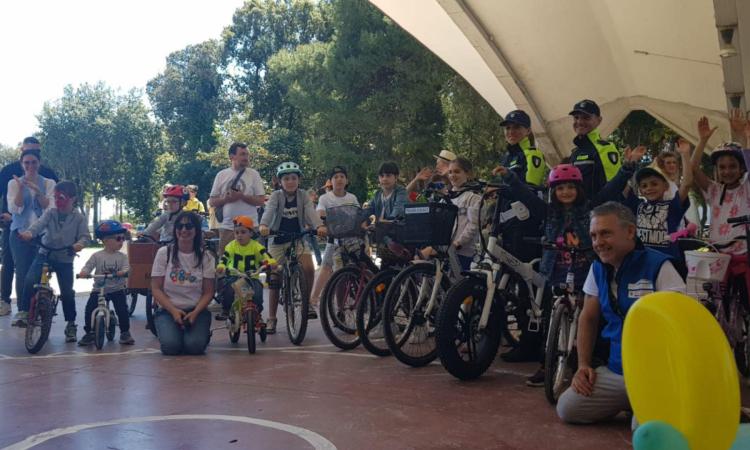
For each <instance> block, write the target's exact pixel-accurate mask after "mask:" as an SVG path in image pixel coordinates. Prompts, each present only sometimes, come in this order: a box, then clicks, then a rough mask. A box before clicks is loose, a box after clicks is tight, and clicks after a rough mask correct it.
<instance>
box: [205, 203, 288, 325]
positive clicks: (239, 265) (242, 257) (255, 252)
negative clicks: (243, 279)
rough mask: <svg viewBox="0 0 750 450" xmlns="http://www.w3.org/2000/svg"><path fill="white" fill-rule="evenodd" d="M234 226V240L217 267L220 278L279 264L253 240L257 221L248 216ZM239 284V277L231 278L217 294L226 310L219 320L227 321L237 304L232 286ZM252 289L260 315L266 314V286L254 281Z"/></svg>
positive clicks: (222, 281)
mask: <svg viewBox="0 0 750 450" xmlns="http://www.w3.org/2000/svg"><path fill="white" fill-rule="evenodd" d="M232 222H233V223H234V240H233V241H230V242H229V243H228V244H227V246H226V247H224V254H223V255H222V257H221V262H220V263H219V265H218V266H216V275H217V277H219V276H223V275H224V274H225V272H226V271H227V269H235V270H237V271H239V272H255V271H256V270H258V269H259V268H260V267H261V266H263V265H266V264H270V265H274V264H276V261H275V260H274V259H273V258H271V256H270V255H269V254H268V253H267V252H266V248H265V247H263V245H261V244H260V243H259V242H258V241H256V240H255V239H253V237H254V234H255V232H254V230H253V227H254V226H255V224H254V223H253V219H251V218H250V217H248V216H237V217H235V218H234V219H232ZM235 281H236V277H232V276H231V275H230V276H227V277H226V278H224V279H222V280H219V287H218V288H217V291H219V292H220V293H221V306H222V309H223V316H222V317H218V319H219V320H225V319H226V317H227V314H228V313H229V308H231V306H232V303H233V302H234V289H233V288H232V284H233V283H234V282H235ZM251 287H252V288H253V302H254V303H255V306H256V310H257V311H258V314H260V313H261V312H263V285H262V284H261V283H260V281H258V280H256V279H253V281H252V286H251Z"/></svg>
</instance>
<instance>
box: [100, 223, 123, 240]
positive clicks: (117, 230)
mask: <svg viewBox="0 0 750 450" xmlns="http://www.w3.org/2000/svg"><path fill="white" fill-rule="evenodd" d="M127 232H128V230H127V229H126V228H125V227H123V226H122V224H121V223H120V222H118V221H116V220H102V221H101V222H99V225H97V226H96V229H95V230H94V236H96V238H97V239H103V238H105V237H108V236H114V235H116V234H125V233H127Z"/></svg>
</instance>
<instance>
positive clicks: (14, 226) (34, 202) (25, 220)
mask: <svg viewBox="0 0 750 450" xmlns="http://www.w3.org/2000/svg"><path fill="white" fill-rule="evenodd" d="M25 178H26V177H25V176H23V177H21V179H22V180H23V179H25ZM46 181H47V179H46V178H44V177H43V176H41V175H37V186H39V190H40V191H41V193H40V194H39V195H35V196H34V197H32V196H31V189H29V188H28V187H26V186H23V187H22V188H21V189H22V190H21V192H22V193H23V211H21V213H20V214H15V213H14V214H13V215H12V219H11V223H10V229H11V231H15V230H18V231H19V232H23V231H26V229H28V228H29V227H30V226H31V224H32V221H33V220H34V215H36V217H41V216H42V213H43V212H44V208H42V205H41V204H40V203H39V197H40V196H41V197H45V196H46V195H47V184H46Z"/></svg>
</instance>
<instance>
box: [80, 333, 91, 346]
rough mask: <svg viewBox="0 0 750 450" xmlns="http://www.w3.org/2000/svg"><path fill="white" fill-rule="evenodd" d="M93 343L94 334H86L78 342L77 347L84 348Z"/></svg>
mask: <svg viewBox="0 0 750 450" xmlns="http://www.w3.org/2000/svg"><path fill="white" fill-rule="evenodd" d="M93 343H94V333H86V334H84V335H83V337H82V338H81V339H79V340H78V346H79V347H86V346H89V345H91V344H93Z"/></svg>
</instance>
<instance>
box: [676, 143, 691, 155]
mask: <svg viewBox="0 0 750 450" xmlns="http://www.w3.org/2000/svg"><path fill="white" fill-rule="evenodd" d="M675 147H676V148H677V153H679V154H681V155H683V156H687V157H690V147H691V145H690V142H688V140H687V139H683V138H679V139H678V140H677V145H676V146H675Z"/></svg>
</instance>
